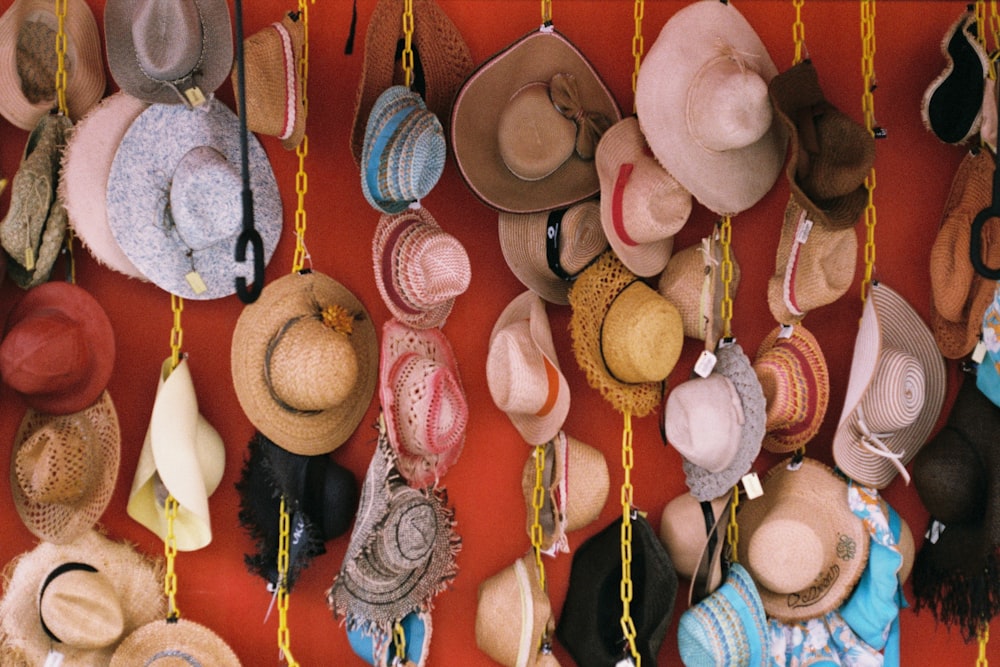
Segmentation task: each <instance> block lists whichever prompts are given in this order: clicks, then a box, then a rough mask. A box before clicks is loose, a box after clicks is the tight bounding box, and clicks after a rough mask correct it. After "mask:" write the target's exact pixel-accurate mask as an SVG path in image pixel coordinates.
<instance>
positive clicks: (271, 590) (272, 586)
mask: <svg viewBox="0 0 1000 667" xmlns="http://www.w3.org/2000/svg"><path fill="white" fill-rule="evenodd" d="M267 592H268V593H270V594H271V601H270V602H268V603H267V611H266V612H264V622H265V623H267V619H269V618H271V610H272V609H274V601H275V600H277V599H278V587H277V586H276V585H275V584H272V583H271V582H270V581H269V582H267Z"/></svg>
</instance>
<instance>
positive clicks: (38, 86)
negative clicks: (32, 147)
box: [0, 0, 106, 130]
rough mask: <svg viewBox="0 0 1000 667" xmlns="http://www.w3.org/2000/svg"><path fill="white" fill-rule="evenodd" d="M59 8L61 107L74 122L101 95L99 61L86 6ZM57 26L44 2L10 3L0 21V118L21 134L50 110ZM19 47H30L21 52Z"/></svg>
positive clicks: (76, 1)
mask: <svg viewBox="0 0 1000 667" xmlns="http://www.w3.org/2000/svg"><path fill="white" fill-rule="evenodd" d="M65 8H66V16H65V19H64V26H63V30H64V32H65V35H66V56H65V58H66V106H67V107H68V108H69V117H70V118H71V119H72V120H74V121H75V120H78V119H79V118H81V117H82V116H83V115H84V114H85V113H86V112H87V110H88V109H90V107H92V106H93V105H94V104H96V103H97V101H98V100H100V99H101V97H102V96H103V95H104V87H105V83H106V82H105V78H104V59H103V53H102V50H101V34H100V31H99V30H98V28H97V20H96V19H95V18H94V14H93V12H92V11H91V9H90V5H89V4H88V3H86V2H83V1H82V0H68V2H67V3H66V5H65ZM58 22H59V19H58V17H57V16H56V7H55V5H53V4H51V3H49V2H46V0H15V2H14V3H13V4H11V5H10V7H8V8H7V11H5V12H4V13H3V15H2V16H0V91H2V94H0V115H3V117H4V118H6V119H7V120H8V121H10V122H11V123H12V124H13V125H15V126H16V127H19V128H21V129H22V130H30V129H31V128H33V127H34V126H35V125H37V124H38V121H39V120H40V119H41V118H42V116H45V115H46V114H48V113H49V112H50V111H52V109H54V108H55V107H56V88H55V80H56V69H57V63H56V60H57V57H56V40H55V37H56V33H57V30H58ZM24 44H32V45H33V46H29V47H28V48H27V49H26V50H25V51H23V52H22V48H23V45H24ZM42 45H45V46H44V47H43V46H42ZM46 47H48V48H46ZM39 49H44V50H43V51H40V50H39Z"/></svg>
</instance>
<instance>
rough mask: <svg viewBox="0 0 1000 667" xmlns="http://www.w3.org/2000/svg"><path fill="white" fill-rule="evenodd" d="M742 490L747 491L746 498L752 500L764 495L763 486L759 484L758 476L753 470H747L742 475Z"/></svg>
mask: <svg viewBox="0 0 1000 667" xmlns="http://www.w3.org/2000/svg"><path fill="white" fill-rule="evenodd" d="M740 481H742V482H743V490H744V491H746V492H747V498H748V499H749V500H753V499H754V498H759V497H761V496H762V495H764V487H763V486H761V485H760V477H758V476H757V473H755V472H748V473H747V474H745V475H743V479H742V480H740Z"/></svg>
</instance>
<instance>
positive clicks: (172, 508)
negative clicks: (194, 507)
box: [163, 495, 181, 620]
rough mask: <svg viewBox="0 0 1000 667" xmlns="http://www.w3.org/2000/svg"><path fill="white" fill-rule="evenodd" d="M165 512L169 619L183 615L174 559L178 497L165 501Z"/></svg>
mask: <svg viewBox="0 0 1000 667" xmlns="http://www.w3.org/2000/svg"><path fill="white" fill-rule="evenodd" d="M163 512H164V514H166V517H167V536H166V538H165V539H164V540H163V554H164V556H166V559H167V572H166V575H164V577H163V592H164V593H165V594H166V596H167V620H176V619H178V618H180V617H181V612H180V610H179V609H177V573H176V572H175V571H174V561H175V560H176V558H177V537H176V536H175V535H174V522H175V521H176V520H177V499H176V498H174V497H173V496H171V495H168V496H167V499H166V500H165V501H164V503H163Z"/></svg>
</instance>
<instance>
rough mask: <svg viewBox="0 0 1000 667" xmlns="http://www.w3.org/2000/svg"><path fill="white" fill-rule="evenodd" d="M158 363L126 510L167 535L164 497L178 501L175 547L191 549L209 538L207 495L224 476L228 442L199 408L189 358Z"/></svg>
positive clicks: (134, 517) (149, 527)
mask: <svg viewBox="0 0 1000 667" xmlns="http://www.w3.org/2000/svg"><path fill="white" fill-rule="evenodd" d="M171 365H172V360H171V359H170V358H169V357H168V358H167V359H166V360H164V362H163V364H162V365H161V366H160V378H159V382H158V384H157V386H156V398H155V399H154V401H153V411H152V415H151V416H150V419H149V427H148V429H147V430H146V438H145V440H144V441H143V443H142V450H141V451H140V452H139V462H138V463H137V464H136V468H135V476H134V477H133V478H132V490H131V491H130V492H129V496H128V505H127V511H128V515H129V516H130V517H132V518H133V519H135V520H136V521H138V522H139V523H140V524H142V525H143V526H145V527H146V528H148V529H149V530H151V531H153V533H155V534H156V535H157V536H158V537H160V538H161V539H164V540H165V539H166V538H167V535H168V533H169V531H170V525H169V522H168V521H167V517H166V514H165V512H164V505H165V503H166V500H167V496H168V495H169V496H172V497H173V498H174V500H176V501H177V515H176V516H175V517H174V519H173V531H174V539H175V542H176V546H177V549H178V550H179V551H195V550H197V549H201V548H202V547H204V546H207V545H208V544H209V543H210V542H211V541H212V519H211V515H210V514H209V511H208V498H209V496H211V495H212V494H213V493H215V490H216V489H217V488H218V486H219V482H221V481H222V473H223V471H224V470H225V467H226V447H225V444H224V443H223V442H222V438H221V437H220V436H219V434H218V432H217V431H216V430H215V429H214V428H213V427H212V425H211V424H209V423H208V421H207V420H206V419H205V418H204V417H203V416H202V415H201V412H200V411H199V409H198V398H197V397H196V396H195V392H194V382H193V380H192V379H191V369H190V367H189V366H188V361H187V358H186V357H185V358H182V359H181V360H180V361H179V363H178V364H177V367H176V368H173V369H172V368H171Z"/></svg>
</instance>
